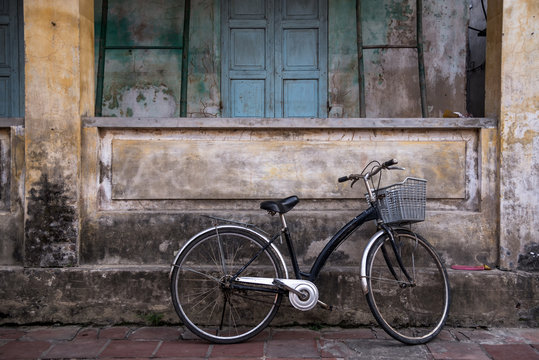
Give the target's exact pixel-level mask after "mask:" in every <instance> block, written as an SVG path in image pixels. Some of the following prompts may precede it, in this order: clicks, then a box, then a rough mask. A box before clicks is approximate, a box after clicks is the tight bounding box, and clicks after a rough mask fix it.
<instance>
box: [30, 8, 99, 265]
mask: <svg viewBox="0 0 539 360" xmlns="http://www.w3.org/2000/svg"><path fill="white" fill-rule="evenodd" d="M24 23H25V27H24V42H25V89H26V90H25V153H26V165H25V166H26V178H25V198H26V201H25V218H24V233H25V234H24V235H25V238H24V242H25V245H24V250H25V254H24V264H25V266H27V267H40V266H41V267H57V266H73V265H77V264H78V258H79V257H78V247H79V233H80V231H79V229H80V225H79V224H80V215H79V214H80V199H79V193H80V183H81V180H80V158H81V155H80V154H81V116H92V115H93V108H94V69H93V68H94V50H93V49H94V46H93V43H94V32H93V24H94V16H93V0H49V1H41V0H25V1H24Z"/></svg>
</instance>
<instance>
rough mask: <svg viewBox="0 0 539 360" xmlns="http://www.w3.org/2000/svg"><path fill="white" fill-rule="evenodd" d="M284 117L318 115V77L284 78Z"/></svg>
mask: <svg viewBox="0 0 539 360" xmlns="http://www.w3.org/2000/svg"><path fill="white" fill-rule="evenodd" d="M283 83H284V86H283V88H284V101H283V104H284V109H283V116H284V117H312V116H316V114H317V108H318V101H317V99H318V79H313V80H284V82H283Z"/></svg>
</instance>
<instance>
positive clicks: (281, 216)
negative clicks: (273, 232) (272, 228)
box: [279, 213, 288, 232]
mask: <svg viewBox="0 0 539 360" xmlns="http://www.w3.org/2000/svg"><path fill="white" fill-rule="evenodd" d="M279 217H280V218H281V224H282V225H283V228H282V230H281V231H283V232H284V231H286V230H287V229H288V227H287V226H286V219H285V218H284V214H283V213H279Z"/></svg>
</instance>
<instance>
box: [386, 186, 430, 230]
mask: <svg viewBox="0 0 539 360" xmlns="http://www.w3.org/2000/svg"><path fill="white" fill-rule="evenodd" d="M376 195H377V199H378V200H377V202H378V209H379V210H380V214H381V216H382V220H383V221H384V223H386V224H403V223H415V222H421V221H425V205H426V202H427V180H424V179H418V178H412V177H408V178H406V179H404V181H403V182H401V183H397V184H393V185H390V186H387V187H385V188H381V189H378V190H377V191H376Z"/></svg>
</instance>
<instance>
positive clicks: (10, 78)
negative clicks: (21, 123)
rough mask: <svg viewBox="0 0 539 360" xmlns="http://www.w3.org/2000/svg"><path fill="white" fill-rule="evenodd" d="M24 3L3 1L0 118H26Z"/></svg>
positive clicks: (0, 16)
mask: <svg viewBox="0 0 539 360" xmlns="http://www.w3.org/2000/svg"><path fill="white" fill-rule="evenodd" d="M21 8H22V2H20V3H19V1H17V0H0V117H21V116H23V113H24V110H23V101H22V63H23V62H22V59H23V55H22V52H23V49H22V46H21V45H20V44H21V42H22V39H21V36H22V31H21V27H22V21H20V19H19V16H20V15H22V14H20V11H21Z"/></svg>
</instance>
